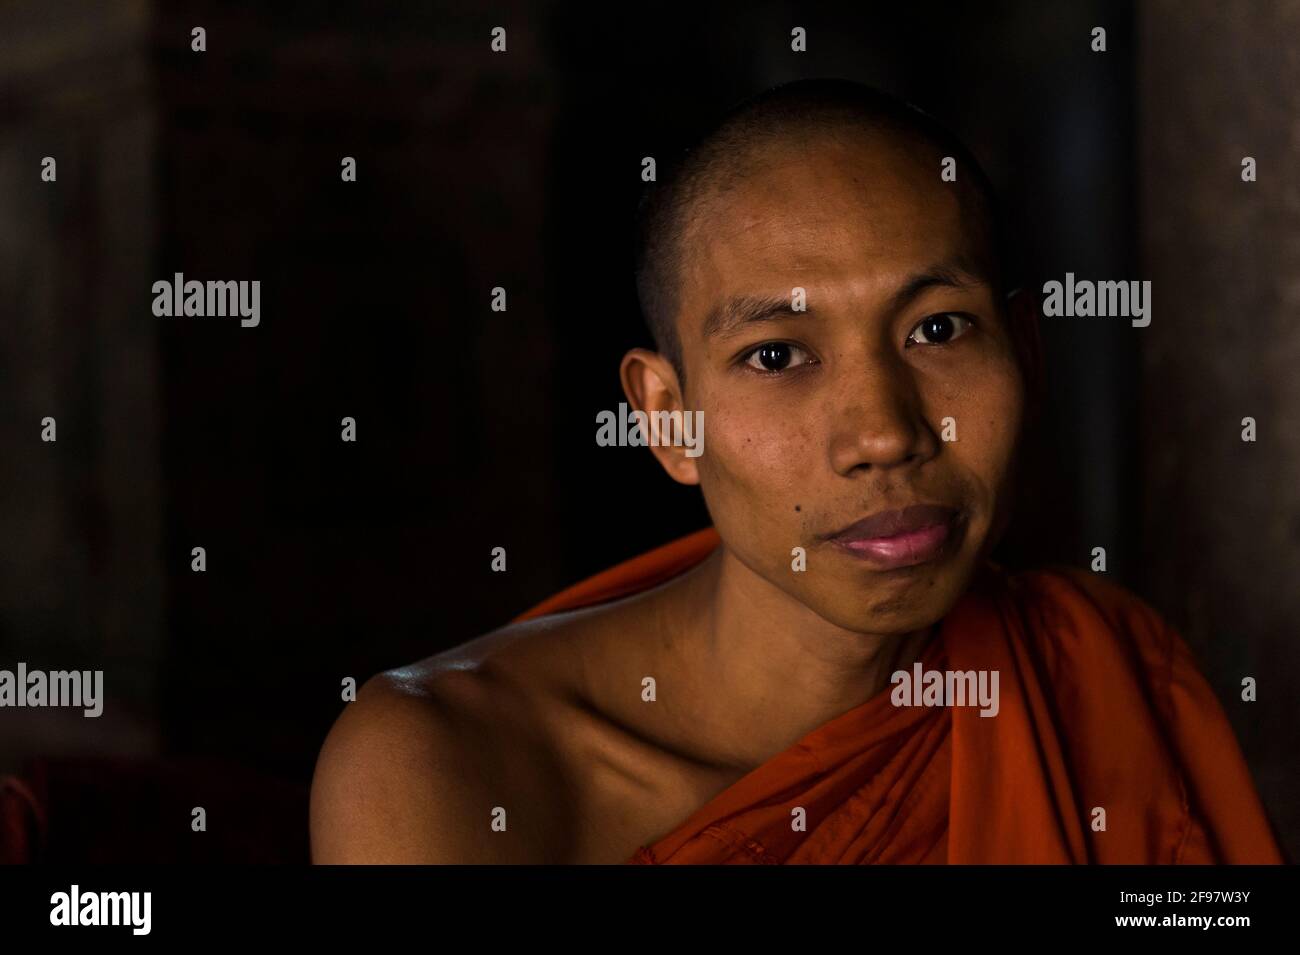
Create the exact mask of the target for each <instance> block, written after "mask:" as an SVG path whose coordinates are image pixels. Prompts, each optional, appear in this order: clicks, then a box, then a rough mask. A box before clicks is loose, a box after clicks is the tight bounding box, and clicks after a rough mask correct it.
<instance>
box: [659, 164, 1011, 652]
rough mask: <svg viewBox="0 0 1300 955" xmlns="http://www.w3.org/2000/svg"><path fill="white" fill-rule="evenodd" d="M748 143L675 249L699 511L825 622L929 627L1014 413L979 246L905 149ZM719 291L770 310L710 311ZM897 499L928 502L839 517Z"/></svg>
mask: <svg viewBox="0 0 1300 955" xmlns="http://www.w3.org/2000/svg"><path fill="white" fill-rule="evenodd" d="M765 158H766V160H767V162H766V163H765V164H764V165H762V166H761V167H760V168H756V169H755V170H754V171H753V173H752V175H750V176H747V177H746V178H745V179H744V180H743V181H742V182H741V184H740V185H739V186H737V187H736V188H734V189H731V190H729V191H728V192H727V193H726V194H724V195H722V196H716V197H714V198H713V199H711V200H709V201H707V202H706V203H704V204H703V206H702V207H701V209H700V217H699V218H698V219H697V224H696V227H695V228H694V229H692V230H691V232H690V233H689V234H688V236H687V244H686V247H685V248H686V254H685V259H686V263H685V267H684V272H683V274H682V276H681V281H682V286H681V300H680V301H681V311H680V312H679V316H678V331H679V334H680V337H681V341H682V361H683V365H684V371H685V378H686V382H687V394H686V399H685V401H686V408H688V409H691V410H694V409H699V410H702V411H703V412H704V434H705V441H704V454H703V456H702V457H700V458H699V459H698V467H699V478H700V484H701V487H702V490H703V493H704V497H705V500H706V502H707V504H708V507H709V512H710V514H711V516H712V517H713V521H714V524H715V526H716V527H717V529H718V532H719V533H720V535H721V536H722V539H723V540H724V541H725V542H726V545H727V547H728V548H729V549H730V550H731V552H732V553H733V554H735V555H736V556H737V557H738V558H739V559H740V560H741V561H742V562H743V563H744V564H745V565H746V566H748V567H749V568H751V569H752V570H754V571H755V572H756V573H758V574H760V575H761V576H763V577H764V578H766V579H767V580H769V581H771V582H772V583H773V584H775V585H776V586H778V587H780V588H781V589H782V590H784V591H786V592H787V593H789V594H791V595H792V596H794V597H796V598H797V599H798V600H800V601H801V602H802V603H804V604H805V605H806V606H808V607H809V608H811V609H812V610H813V611H815V612H816V613H818V614H819V615H820V616H822V617H823V618H825V619H826V620H829V621H830V622H832V623H835V624H837V625H839V626H842V627H845V628H847V629H851V630H858V631H861V632H869V633H905V632H908V631H911V630H916V629H919V628H921V627H924V626H928V625H930V624H931V623H933V622H935V621H936V620H938V619H939V618H941V617H942V616H943V615H944V614H945V613H946V612H947V611H948V609H949V608H950V607H951V606H952V604H953V603H954V602H955V601H956V600H957V598H958V597H959V596H960V595H961V593H962V591H963V590H965V588H966V586H967V584H968V582H969V580H970V578H971V576H972V574H973V572H974V570H975V568H976V566H977V563H978V561H979V560H980V559H982V557H983V556H984V554H985V552H986V550H987V547H988V546H991V544H992V543H993V538H994V536H995V535H996V533H998V532H999V531H1000V526H1001V522H1002V520H1003V515H1004V510H1005V502H1004V500H1003V499H1004V497H1005V494H1006V488H1007V485H1008V483H1009V481H1008V479H1009V476H1010V470H1011V468H1012V466H1013V457H1014V452H1015V443H1016V439H1017V436H1018V433H1019V429H1020V423H1021V415H1022V412H1023V404H1024V386H1023V379H1022V377H1021V372H1020V369H1019V366H1018V364H1017V362H1016V357H1015V355H1016V352H1015V346H1014V343H1013V340H1012V336H1011V332H1010V329H1009V328H1008V325H1007V318H1006V310H1005V307H1004V305H1005V303H1003V302H1001V301H999V300H998V296H997V293H996V292H995V290H994V289H993V288H992V287H991V285H990V284H988V280H987V279H986V275H987V271H986V270H985V269H984V268H982V267H981V266H980V263H981V262H982V261H984V258H983V256H984V255H985V254H986V250H987V246H986V243H985V242H984V240H983V239H982V238H981V236H980V233H979V230H978V228H977V226H976V224H975V223H974V222H972V221H971V219H970V214H969V212H967V213H966V214H965V215H963V208H962V205H961V203H960V202H959V199H958V192H957V190H958V185H957V184H956V183H951V182H943V181H941V179H940V165H939V161H938V158H937V157H934V158H931V157H930V156H929V154H927V153H926V152H924V151H922V150H920V149H919V148H918V147H914V146H910V145H905V144H903V143H900V142H891V141H885V142H880V141H873V142H867V141H855V142H851V143H850V142H843V141H838V140H829V139H828V140H825V141H823V142H819V143H818V144H816V146H815V147H814V146H807V147H804V148H802V149H791V148H790V147H775V148H773V149H772V150H771V151H770V152H769V153H768V155H767V156H766V157H765ZM957 173H958V176H960V175H961V173H962V171H961V170H960V169H959V170H958V171H957ZM796 287H798V288H802V289H804V290H805V291H806V296H807V301H806V311H804V312H796V311H792V310H791V307H790V306H791V304H792V302H793V301H794V300H793V298H792V295H793V290H794V289H795V288H796ZM733 299H759V300H762V299H773V300H776V302H777V303H778V304H779V303H784V309H782V308H779V307H778V308H777V309H776V310H775V311H770V310H769V311H763V310H761V309H759V310H757V311H759V312H761V313H762V316H763V317H759V318H754V313H753V312H751V313H750V315H749V316H748V318H747V319H746V318H742V317H740V316H739V315H738V314H733V315H732V317H731V319H730V320H724V319H722V316H723V315H725V314H726V311H725V307H726V306H727V303H728V302H729V301H731V300H733ZM710 319H712V320H710ZM913 505H937V509H936V508H931V509H928V510H921V511H917V510H913V511H911V512H909V513H907V514H905V515H903V518H902V519H894V518H897V517H898V515H897V514H894V515H886V516H884V517H882V518H880V520H878V521H875V522H867V523H866V524H858V522H860V521H862V520H863V519H864V518H871V517H873V516H877V515H882V514H885V512H897V511H899V510H901V509H905V508H909V507H912V506H913ZM855 524H857V525H858V526H856V527H855V526H854V525H855ZM795 547H801V548H803V549H804V551H805V552H806V560H807V569H806V571H803V572H797V571H795V570H793V569H792V561H793V560H794V557H793V556H792V551H793V548H795Z"/></svg>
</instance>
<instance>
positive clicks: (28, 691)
mask: <svg viewBox="0 0 1300 955" xmlns="http://www.w3.org/2000/svg"><path fill="white" fill-rule="evenodd" d="M4 706H19V707H22V706H72V707H80V708H82V710H83V714H82V715H83V716H90V717H95V716H99V715H100V714H101V713H103V712H104V671H103V670H50V671H48V672H47V671H45V670H28V669H27V664H26V663H19V664H18V670H17V672H15V671H13V670H0V707H4Z"/></svg>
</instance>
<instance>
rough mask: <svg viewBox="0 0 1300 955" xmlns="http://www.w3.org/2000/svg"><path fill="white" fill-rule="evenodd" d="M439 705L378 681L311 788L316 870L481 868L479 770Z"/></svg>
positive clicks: (325, 752)
mask: <svg viewBox="0 0 1300 955" xmlns="http://www.w3.org/2000/svg"><path fill="white" fill-rule="evenodd" d="M458 748H459V747H458V746H457V745H456V741H455V738H454V727H453V726H452V725H451V723H450V720H449V719H448V716H447V714H446V713H445V712H444V711H443V709H442V708H441V707H440V706H439V705H438V704H437V703H436V702H435V701H434V700H432V699H431V698H429V697H427V696H421V695H419V694H415V693H411V692H408V691H405V690H403V689H402V688H401V687H400V686H399V685H397V684H396V683H395V682H394V681H392V680H390V679H388V678H386V677H383V676H379V677H373V678H371V679H370V680H368V681H367V682H366V684H365V685H364V686H363V687H362V688H361V691H360V692H359V693H358V694H357V699H356V700H355V701H354V702H351V703H349V704H347V707H346V708H345V709H344V710H343V713H342V714H341V715H340V716H339V718H338V719H337V720H336V721H335V723H334V726H333V727H332V728H331V729H330V732H329V735H328V736H327V737H326V739H325V743H324V745H323V746H322V747H321V751H320V755H319V757H318V758H317V761H316V772H315V776H314V777H313V779H312V787H311V851H312V861H313V862H317V863H352V862H358V863H416V862H468V861H474V860H473V858H472V857H473V854H474V843H473V839H472V838H471V836H472V832H471V830H470V827H469V826H467V825H466V822H467V821H468V817H469V816H470V814H471V813H472V811H473V803H474V801H475V800H474V795H473V789H474V786H473V775H474V774H473V772H472V770H471V769H470V767H467V766H465V765H464V764H463V763H462V762H461V761H460V760H459V759H458V752H457V750H458Z"/></svg>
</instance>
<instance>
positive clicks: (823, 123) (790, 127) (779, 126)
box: [636, 79, 1013, 375]
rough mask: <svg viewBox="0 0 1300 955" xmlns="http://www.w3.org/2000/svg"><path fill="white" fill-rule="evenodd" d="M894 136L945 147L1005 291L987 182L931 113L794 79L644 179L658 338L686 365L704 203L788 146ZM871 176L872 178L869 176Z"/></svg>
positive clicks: (639, 267)
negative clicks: (684, 321)
mask: <svg viewBox="0 0 1300 955" xmlns="http://www.w3.org/2000/svg"><path fill="white" fill-rule="evenodd" d="M836 141H838V142H841V143H843V142H853V141H860V142H867V143H872V142H874V143H881V142H891V143H896V144H901V145H903V146H904V148H906V149H908V151H909V152H910V153H912V154H913V155H915V157H916V160H917V162H918V163H925V162H932V163H933V165H932V167H931V168H932V169H933V175H934V179H935V181H936V182H938V181H939V174H940V160H941V159H942V158H943V157H945V156H951V157H952V158H953V159H955V160H956V164H957V181H956V182H955V183H950V184H948V185H950V186H951V188H952V189H954V190H955V191H956V193H957V195H958V199H959V202H960V203H961V208H962V215H963V217H964V218H965V219H967V220H968V222H969V224H970V227H971V228H972V229H973V230H974V231H976V232H977V233H978V234H979V236H980V240H979V243H978V245H979V248H980V249H981V250H982V251H983V253H984V254H983V255H981V256H980V261H979V262H978V263H976V265H977V267H978V268H979V269H980V270H981V271H982V272H983V274H984V277H985V278H986V279H987V280H988V281H989V283H990V284H991V285H993V286H994V287H995V288H997V289H998V290H999V291H1002V292H1005V291H1006V290H1007V285H1008V281H1009V272H1010V270H1011V269H1012V268H1013V265H1012V264H1011V262H1010V260H1011V258H1012V256H1011V254H1010V251H1009V248H1008V245H1009V243H1008V241H1007V238H1006V231H1005V228H1004V225H1003V222H1002V219H1001V215H1000V212H999V206H998V203H997V200H996V197H995V194H994V190H993V187H992V185H991V184H990V182H989V180H988V178H987V177H986V176H985V174H984V172H983V170H982V169H981V168H980V166H979V163H978V162H977V161H976V160H975V158H974V156H972V155H971V154H970V152H969V151H968V150H967V149H966V148H965V146H963V145H962V143H961V142H960V141H959V140H958V139H957V138H956V137H955V136H953V135H952V134H951V133H950V132H948V131H947V130H946V129H945V128H944V127H943V126H941V125H940V124H939V123H938V122H937V121H935V120H934V119H933V118H931V117H930V116H928V115H927V114H925V113H923V112H921V111H920V110H919V109H917V108H916V107H914V106H911V105H910V104H908V103H906V102H904V101H903V100H900V99H898V98H896V97H894V96H891V95H889V94H887V93H884V92H882V91H880V90H877V89H873V88H871V87H869V86H864V85H862V84H859V83H854V82H852V81H849V80H841V79H813V80H797V81H795V82H792V83H786V84H784V85H781V86H777V87H774V88H772V89H769V90H766V91H764V92H762V93H760V94H758V95H757V96H754V97H752V98H751V99H748V100H746V101H744V102H742V103H740V104H739V105H737V106H736V107H734V108H733V109H731V110H730V111H729V112H728V113H727V114H726V115H724V116H723V117H722V118H721V119H720V120H719V121H718V122H717V123H715V124H714V125H713V126H712V128H711V129H709V130H708V131H707V132H706V133H705V134H704V135H703V136H702V137H701V138H700V139H699V140H698V141H697V142H696V144H695V145H694V146H692V147H691V148H690V149H688V150H687V151H686V152H685V154H684V155H683V156H681V157H680V158H679V159H678V160H677V161H676V162H675V163H673V164H672V165H671V166H670V167H669V168H667V169H665V170H663V171H662V174H661V175H660V177H659V181H657V182H654V183H651V184H650V185H649V187H648V189H647V190H646V192H645V193H644V195H643V196H642V198H641V203H640V205H639V207H638V210H637V224H636V284H637V296H638V299H639V301H640V305H641V311H642V315H643V316H644V317H645V320H646V323H647V325H648V326H649V328H650V332H651V334H652V335H653V336H654V340H655V346H656V348H657V349H658V350H659V351H660V352H661V353H662V354H663V355H664V356H665V357H666V358H668V360H669V361H670V362H672V364H673V367H674V368H675V369H676V370H677V372H678V374H679V375H680V374H682V373H683V371H684V365H683V362H682V355H681V336H680V334H679V331H678V328H677V318H678V313H679V311H680V307H681V295H680V292H681V276H682V271H683V262H684V259H685V256H686V254H687V252H688V250H689V249H690V248H691V247H692V244H693V242H694V240H695V239H696V238H697V237H698V231H699V229H701V228H702V227H704V224H705V223H706V222H707V211H708V210H709V209H710V208H711V207H712V206H713V205H714V204H716V203H717V202H718V201H719V200H720V199H723V198H725V197H726V196H727V194H728V193H730V192H731V191H732V190H734V189H735V188H736V187H737V186H738V185H740V184H741V183H742V182H744V181H745V180H747V179H749V178H750V177H751V176H753V175H754V174H755V173H757V172H761V171H762V170H763V169H765V168H768V167H769V166H770V165H771V164H772V163H773V162H774V160H775V158H776V157H778V156H782V155H786V156H788V154H789V153H790V151H792V150H793V151H795V152H796V153H798V152H800V151H802V152H806V153H812V152H814V151H816V150H817V149H818V148H819V147H823V146H825V145H826V144H827V143H828V142H836ZM868 185H869V184H868Z"/></svg>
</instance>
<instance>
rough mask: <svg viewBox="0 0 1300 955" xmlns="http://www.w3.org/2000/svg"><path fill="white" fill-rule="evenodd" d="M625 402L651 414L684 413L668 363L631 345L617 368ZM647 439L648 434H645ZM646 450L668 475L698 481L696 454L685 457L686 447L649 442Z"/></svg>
mask: <svg viewBox="0 0 1300 955" xmlns="http://www.w3.org/2000/svg"><path fill="white" fill-rule="evenodd" d="M618 374H619V378H620V379H621V380H622V382H623V393H624V394H626V395H627V402H628V404H629V405H631V406H632V407H633V408H634V409H635V410H637V411H644V412H645V413H646V414H647V415H649V416H652V417H653V415H654V413H655V412H656V411H669V412H671V411H679V412H681V414H682V416H683V417H685V416H686V408H685V407H684V403H683V400H682V386H681V382H680V381H678V379H677V372H676V370H675V369H674V368H673V366H672V362H670V361H669V360H668V359H667V358H665V357H664V356H663V355H661V354H659V353H658V352H653V351H650V350H649V349H646V348H633V349H632V350H631V351H629V352H628V353H627V354H626V355H624V356H623V362H622V364H620V365H619V368H618ZM646 438H647V440H649V434H647V435H646ZM650 451H651V453H652V454H654V456H655V457H656V458H657V459H658V461H659V463H660V464H661V465H662V466H663V469H664V470H665V471H667V472H668V476H669V477H671V478H672V479H673V480H674V481H677V482H678V483H680V484H699V483H700V472H699V469H698V468H697V467H696V462H697V461H698V460H699V458H698V457H694V458H692V457H687V456H686V451H687V449H686V448H684V447H679V446H674V445H670V444H658V445H656V444H651V445H650Z"/></svg>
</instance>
